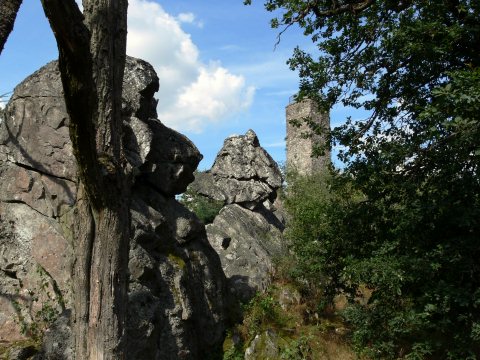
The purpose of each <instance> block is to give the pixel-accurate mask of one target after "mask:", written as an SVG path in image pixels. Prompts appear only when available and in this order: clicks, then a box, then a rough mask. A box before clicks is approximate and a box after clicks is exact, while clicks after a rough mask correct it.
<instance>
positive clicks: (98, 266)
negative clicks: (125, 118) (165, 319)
mask: <svg viewBox="0 0 480 360" xmlns="http://www.w3.org/2000/svg"><path fill="white" fill-rule="evenodd" d="M42 4H43V8H44V11H45V14H46V16H47V18H48V20H49V22H50V26H51V27H52V30H53V32H54V34H55V38H56V40H57V44H58V49H59V67H60V72H61V75H62V83H63V88H64V93H65V102H66V105H67V111H68V113H69V115H70V121H71V125H70V137H71V139H72V143H73V147H74V153H75V157H76V159H77V163H78V175H79V179H80V184H79V193H78V195H77V199H78V203H77V210H76V211H77V214H78V227H77V228H76V229H75V239H76V243H75V251H76V258H75V266H74V278H73V279H72V281H73V285H74V313H75V316H74V337H75V357H76V359H82V360H83V359H95V360H97V359H124V348H125V324H124V323H125V315H126V303H127V267H128V239H129V235H130V234H129V229H130V214H129V199H130V189H129V187H130V186H129V180H128V177H127V175H126V171H125V170H126V167H125V164H126V162H125V161H124V160H123V156H122V146H121V140H122V119H121V94H122V79H123V71H124V65H125V52H126V35H127V0H83V7H84V12H83V14H82V13H81V11H80V10H79V8H78V6H77V5H76V3H75V1H74V0H42Z"/></svg>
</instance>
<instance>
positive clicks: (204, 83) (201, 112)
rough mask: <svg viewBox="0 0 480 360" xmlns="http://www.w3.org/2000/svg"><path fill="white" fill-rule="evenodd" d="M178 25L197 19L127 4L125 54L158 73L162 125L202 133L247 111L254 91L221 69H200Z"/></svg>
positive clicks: (151, 5) (138, 0) (142, 1)
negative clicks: (214, 124)
mask: <svg viewBox="0 0 480 360" xmlns="http://www.w3.org/2000/svg"><path fill="white" fill-rule="evenodd" d="M181 22H196V19H195V15H194V14H191V13H183V14H180V15H178V17H174V16H172V15H169V14H167V13H166V12H165V11H164V10H163V8H162V7H161V6H160V5H159V4H157V3H155V2H152V1H149V0H131V1H130V2H129V18H128V40H127V53H128V54H129V55H131V56H135V57H139V58H142V59H144V60H146V61H148V62H150V63H151V64H152V65H153V66H154V68H155V70H156V71H157V74H158V76H159V78H160V91H159V92H158V93H157V96H158V98H159V105H158V114H159V118H160V120H162V121H163V122H164V123H165V124H166V125H168V126H171V127H173V128H175V129H177V130H180V131H194V132H201V131H202V130H203V129H204V128H205V126H207V125H208V124H212V123H218V122H221V121H225V120H227V119H228V118H229V117H231V116H232V115H235V114H236V113H238V112H240V111H243V110H245V109H247V108H248V107H249V106H250V104H251V102H252V100H253V96H254V91H255V90H254V88H253V87H251V86H247V85H246V83H245V79H244V77H243V76H241V75H235V74H232V73H231V72H230V71H229V70H228V69H225V68H224V67H222V66H221V65H220V64H219V63H213V62H212V63H210V64H205V63H203V62H202V61H201V60H200V59H199V50H198V48H197V47H196V46H195V44H194V43H193V42H192V39H191V37H190V35H189V34H187V33H186V32H184V31H183V30H182V28H181V26H180V25H181ZM197 23H198V22H197Z"/></svg>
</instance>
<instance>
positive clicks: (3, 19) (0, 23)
mask: <svg viewBox="0 0 480 360" xmlns="http://www.w3.org/2000/svg"><path fill="white" fill-rule="evenodd" d="M20 5H22V0H0V54H1V53H2V51H3V47H4V46H5V43H6V42H7V39H8V36H9V35H10V33H11V32H12V30H13V24H14V23H15V19H16V17H17V13H18V9H19V8H20Z"/></svg>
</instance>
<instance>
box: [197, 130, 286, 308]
mask: <svg viewBox="0 0 480 360" xmlns="http://www.w3.org/2000/svg"><path fill="white" fill-rule="evenodd" d="M281 185H282V175H281V172H280V169H279V168H278V165H277V164H276V162H275V161H274V160H273V159H272V158H271V157H270V155H269V154H268V153H267V152H266V151H265V150H264V149H263V148H262V147H261V146H260V142H259V140H258V138H257V135H256V134H255V133H254V132H253V131H252V130H249V131H247V133H246V134H245V135H237V136H231V137H229V138H227V139H226V140H225V142H224V144H223V147H222V149H221V150H220V151H219V152H218V155H217V157H216V159H215V163H214V164H213V167H212V169H211V170H210V171H207V172H205V173H199V174H198V175H197V176H196V179H195V181H194V182H193V183H192V184H191V187H192V190H194V191H196V192H198V193H199V194H202V195H204V196H207V197H209V198H211V199H214V200H222V201H224V202H225V204H226V205H225V206H224V207H223V208H222V210H221V211H220V213H219V214H218V215H217V217H216V218H215V220H214V221H213V223H212V224H209V225H207V234H208V240H209V242H210V244H212V246H213V247H214V249H215V250H216V251H217V252H218V254H219V255H220V259H221V262H222V267H223V270H224V272H225V275H227V277H228V278H229V289H230V291H231V292H233V293H235V294H236V297H237V298H240V299H241V300H243V301H248V300H249V299H250V298H251V297H252V296H253V295H254V294H255V292H256V291H257V290H264V289H265V288H266V286H267V285H268V284H269V283H270V275H271V272H272V270H273V260H274V258H275V257H276V256H279V255H281V253H282V251H283V250H284V245H283V241H282V231H283V229H284V224H283V222H282V217H281V216H280V214H279V213H278V211H276V207H275V206H274V205H273V202H274V201H275V199H276V195H277V191H278V189H279V188H280V187H281ZM277 203H278V202H277Z"/></svg>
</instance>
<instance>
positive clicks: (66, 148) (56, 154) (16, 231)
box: [0, 58, 227, 359]
mask: <svg viewBox="0 0 480 360" xmlns="http://www.w3.org/2000/svg"><path fill="white" fill-rule="evenodd" d="M158 86H159V82H158V78H157V75H156V74H155V71H154V70H153V68H152V67H151V66H150V65H149V64H148V63H146V62H144V61H141V60H138V59H133V58H128V59H127V65H126V69H125V77H124V93H123V107H122V112H123V116H124V134H125V135H124V136H125V137H124V144H125V153H126V157H127V160H128V162H129V164H130V166H131V172H132V176H133V177H134V179H135V180H134V187H133V189H132V196H133V200H132V205H131V216H132V238H131V242H130V260H129V272H130V281H129V308H128V309H129V310H128V311H129V312H128V328H127V332H128V337H129V340H130V341H129V347H128V354H127V356H126V358H128V359H180V358H182V359H200V358H204V356H205V354H209V353H211V352H212V351H213V350H214V349H216V348H219V347H220V346H221V343H222V340H223V333H224V330H225V318H226V315H225V308H226V300H225V293H226V292H227V291H226V280H225V276H224V274H223V272H222V268H221V263H220V260H219V257H218V255H217V254H216V253H215V251H214V250H213V248H212V247H211V245H210V244H209V242H208V240H207V235H206V232H205V227H204V225H203V224H202V223H201V222H200V221H199V220H198V219H197V218H196V216H195V215H194V214H192V213H191V212H189V211H188V210H187V209H186V208H184V207H183V205H181V204H180V203H178V202H177V201H176V200H175V195H176V194H179V193H181V192H183V191H184V190H185V188H186V186H187V184H188V183H189V182H191V181H192V180H193V178H194V177H193V171H194V170H195V168H196V167H197V165H198V163H199V161H200V160H201V154H200V153H199V152H198V150H197V148H196V147H195V146H194V145H193V144H192V143H191V142H190V141H189V140H188V139H187V138H186V137H184V136H183V135H181V134H179V133H177V132H175V131H174V130H172V129H169V128H167V127H166V126H164V125H163V124H162V123H161V122H160V121H159V120H157V119H156V110H155V108H156V101H155V100H154V98H153V94H154V93H155V92H156V91H157V90H158ZM68 126H69V117H68V115H67V113H66V109H65V104H64V101H63V96H62V86H61V82H60V76H59V72H58V68H57V63H56V62H52V63H50V64H48V65H46V66H45V67H43V68H42V69H40V70H39V71H37V72H36V73H34V74H33V75H31V76H30V77H28V78H27V79H26V80H24V81H23V82H22V83H21V84H20V85H18V86H17V88H16V89H15V92H14V94H13V96H12V98H11V100H10V102H9V104H8V105H7V107H6V109H5V112H4V117H3V121H2V123H1V124H0V342H3V341H12V340H16V339H21V338H22V337H23V335H22V334H21V328H22V327H23V330H24V332H25V331H26V332H27V333H26V335H30V336H31V335H32V333H33V332H34V331H35V326H36V327H38V326H40V327H42V326H45V327H46V326H49V325H50V324H49V323H48V319H47V318H45V316H43V315H44V314H45V311H46V310H49V311H51V313H53V314H54V313H56V312H62V313H64V314H68V309H69V308H70V307H71V300H72V294H71V268H72V262H73V250H74V247H75V239H73V237H72V233H71V229H72V227H73V226H74V225H75V224H76V222H77V221H78V218H77V217H76V215H75V214H76V211H75V205H76V202H77V184H78V179H77V174H76V161H75V158H74V156H73V155H72V145H71V142H70V139H69V131H68ZM32 324H35V326H33V325H32ZM60 325H61V327H62V328H63V329H65V327H68V317H67V318H66V319H63V320H62V321H61V322H60ZM60 325H56V326H60ZM29 332H30V333H29ZM63 334H67V335H62V336H63V338H62V340H61V342H62V350H61V351H62V353H63V354H64V355H65V354H68V353H69V351H70V350H69V349H68V346H65V343H67V342H68V341H67V340H66V339H64V338H65V337H68V329H67V330H65V331H63ZM47 340H48V339H47ZM52 343H58V341H57V342H55V341H54V340H52V341H51V342H50V345H49V343H48V341H47V343H46V346H45V349H44V350H45V351H46V352H49V351H50V352H51V351H53V350H51V348H52V346H53V345H51V344H52ZM49 349H50V350H49ZM57 350H58V349H57ZM57 350H55V351H57ZM58 351H60V350H58Z"/></svg>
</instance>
